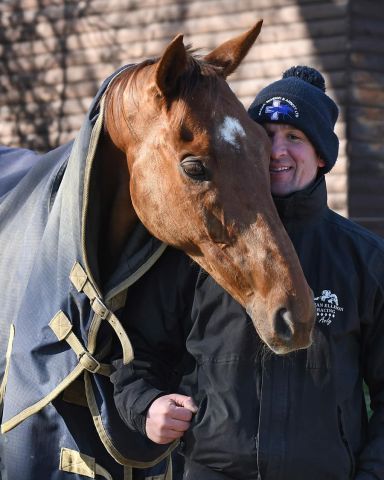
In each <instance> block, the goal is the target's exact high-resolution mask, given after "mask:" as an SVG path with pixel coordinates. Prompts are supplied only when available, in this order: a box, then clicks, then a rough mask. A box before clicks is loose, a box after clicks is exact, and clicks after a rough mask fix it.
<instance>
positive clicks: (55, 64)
mask: <svg viewBox="0 0 384 480" xmlns="http://www.w3.org/2000/svg"><path fill="white" fill-rule="evenodd" d="M351 3H352V0H324V1H319V0H300V1H298V0H237V1H234V0H200V1H198V0H191V1H170V0H109V1H108V2H106V1H104V0H84V1H69V0H56V1H55V0H12V1H11V0H8V1H4V0H3V2H2V3H1V4H0V13H1V17H0V21H1V31H2V33H1V38H0V49H1V50H0V51H1V57H2V66H1V70H0V89H1V96H0V142H2V143H6V144H12V145H16V146H26V147H30V148H37V149H40V150H47V149H50V148H53V147H54V146H56V145H58V144H61V143H64V142H65V141H67V140H69V139H71V138H72V137H73V136H74V135H75V133H76V131H77V129H78V128H79V126H80V124H81V121H82V116H83V114H84V112H85V110H86V109H87V107H88V105H89V103H90V100H91V98H92V97H93V95H94V93H95V92H96V90H97V87H98V85H99V84H100V82H101V81H102V80H103V79H104V78H105V77H106V76H107V75H108V74H110V73H111V72H112V71H114V70H115V69H116V68H117V67H118V66H120V65H122V64H125V63H130V62H138V61H141V60H143V59H144V58H146V57H148V56H155V55H158V54H160V53H161V50H162V49H163V48H164V46H165V45H166V43H167V42H168V41H169V40H170V39H171V38H172V37H173V35H175V34H176V33H178V32H182V33H184V34H185V42H186V43H192V44H193V46H194V47H201V48H202V49H203V50H202V51H206V50H207V49H209V48H212V47H214V46H216V45H217V44H218V43H219V42H220V41H222V40H226V39H227V38H229V37H231V36H232V35H234V34H237V33H240V32H241V31H243V30H244V29H246V28H249V27H250V26H251V25H252V24H253V23H254V22H255V20H257V19H259V18H263V19H264V27H263V30H262V33H261V35H260V37H259V39H258V41H257V45H256V46H255V47H254V48H253V49H252V51H251V53H250V54H249V55H248V57H247V59H246V61H245V62H244V63H243V64H242V65H241V67H240V68H239V70H238V71H237V72H236V73H235V74H234V75H233V77H230V79H229V80H230V84H231V86H232V88H233V90H234V91H235V92H236V93H237V95H238V96H239V97H240V99H241V100H242V102H243V103H244V105H245V107H248V106H249V104H250V102H251V100H252V98H253V96H254V95H255V93H256V92H257V91H258V90H259V89H260V88H262V87H263V86H265V85H266V84H267V83H269V82H270V81H272V80H275V79H278V78H279V77H280V76H281V73H282V72H283V71H284V69H286V68H287V67H289V66H291V65H294V64H308V65H312V66H314V67H316V68H319V69H320V70H321V71H322V72H323V73H324V76H325V79H326V82H327V84H328V93H329V94H330V95H331V96H332V97H333V98H334V99H335V100H336V102H337V103H338V104H339V105H340V107H341V116H340V121H339V123H338V126H337V133H338V135H339V137H340V140H341V149H340V157H339V160H338V162H337V164H336V167H335V168H334V170H333V171H332V172H331V173H330V174H329V175H328V188H329V192H330V204H331V206H332V207H334V208H335V209H336V210H337V211H339V212H340V213H342V214H344V215H348V213H349V212H348V205H349V200H348V159H347V155H346V151H347V133H346V132H347V131H348V128H347V122H346V112H347V111H348V109H347V107H348V101H349V92H350V83H351V77H350V70H349V68H350V58H349V55H350V47H351V43H350V31H351V29H350V17H351V13H350V8H351Z"/></svg>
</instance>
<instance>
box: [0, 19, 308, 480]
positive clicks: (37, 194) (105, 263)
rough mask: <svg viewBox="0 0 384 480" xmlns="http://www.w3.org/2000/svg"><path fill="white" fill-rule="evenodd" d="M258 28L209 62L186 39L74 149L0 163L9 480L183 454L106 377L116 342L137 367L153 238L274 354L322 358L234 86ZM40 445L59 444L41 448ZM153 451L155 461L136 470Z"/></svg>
mask: <svg viewBox="0 0 384 480" xmlns="http://www.w3.org/2000/svg"><path fill="white" fill-rule="evenodd" d="M260 28H261V22H258V23H257V24H256V25H255V26H254V27H253V28H252V29H250V30H249V31H247V32H246V33H244V34H243V35H241V36H238V37H236V38H233V39H232V40H230V41H228V42H225V43H223V44H222V45H221V46H219V47H218V48H216V49H214V50H213V51H212V52H211V53H209V54H208V55H205V56H204V57H197V56H194V55H192V53H191V52H190V51H189V50H188V49H186V48H185V47H184V44H183V39H182V36H181V35H179V36H177V37H176V38H175V39H174V40H173V41H172V42H171V43H170V44H169V45H168V47H167V48H166V49H165V52H164V53H163V55H162V56H161V57H160V58H158V59H154V60H147V61H144V62H143V63H141V64H138V65H133V66H128V67H126V68H122V69H121V70H120V71H119V72H118V73H116V75H115V76H113V78H112V79H108V81H107V82H105V84H103V86H102V88H101V89H100V92H99V94H98V95H97V96H96V98H95V100H94V102H93V104H92V105H91V108H90V110H89V112H88V114H87V116H86V118H85V121H84V123H83V127H82V129H81V130H80V132H79V135H78V136H77V138H76V141H75V142H74V143H70V144H68V145H64V146H62V147H60V148H59V149H57V150H55V151H53V152H48V153H47V154H45V155H42V156H39V155H36V154H33V153H31V152H28V151H26V150H19V149H10V148H0V167H1V172H5V174H4V175H3V177H2V178H1V184H0V226H1V232H2V235H1V236H0V251H1V255H0V301H1V305H2V309H1V313H0V336H1V337H2V338H1V339H2V342H1V344H0V348H1V354H0V360H1V361H2V367H4V368H3V370H5V373H4V376H3V381H2V384H1V388H0V399H3V400H4V402H3V405H4V410H3V419H2V421H3V423H2V425H1V430H2V433H3V434H4V435H6V436H7V441H6V442H4V448H5V450H6V454H5V460H6V468H7V469H8V477H9V478H23V479H25V480H27V479H34V478H37V477H41V478H42V477H44V478H50V479H51V480H56V479H59V480H62V479H67V478H68V479H75V478H83V476H82V474H83V473H84V472H87V473H86V476H89V477H92V476H93V478H95V476H96V475H98V474H100V472H104V473H105V468H106V465H109V462H110V457H108V458H105V457H104V453H106V452H108V454H110V455H111V457H113V458H114V460H116V462H115V463H113V464H112V465H111V466H110V468H111V469H112V470H116V471H117V470H118V468H117V467H119V468H120V467H121V466H124V468H125V467H126V466H129V468H130V467H131V466H139V467H143V466H145V465H153V464H154V463H156V462H157V461H158V460H159V458H160V459H161V458H165V456H167V455H168V454H169V450H167V449H168V446H166V447H165V450H161V449H162V448H163V447H162V446H159V445H155V444H152V442H151V445H147V443H146V442H149V440H147V439H145V438H144V437H143V436H141V435H138V434H135V433H134V432H132V431H130V430H129V429H128V428H127V427H126V425H124V424H122V421H121V419H119V417H118V413H117V412H116V407H115V406H114V403H113V393H111V391H110V389H111V382H110V381H109V377H108V375H109V373H110V365H108V364H103V363H102V361H104V360H106V355H107V353H106V352H108V348H110V344H109V345H108V341H109V340H111V330H110V329H111V328H112V329H113V330H114V331H115V333H117V335H118V337H119V339H120V341H121V344H122V347H123V353H124V362H125V363H128V362H129V361H130V360H131V359H132V354H133V352H132V346H131V344H130V341H129V338H128V337H127V333H126V332H125V331H124V329H123V328H122V325H121V324H120V322H119V319H118V317H119V313H118V312H119V311H121V309H122V308H123V307H124V298H123V297H124V295H121V294H124V293H126V289H127V288H128V286H129V285H130V283H129V282H130V281H131V276H130V275H132V277H135V279H137V276H138V275H139V274H140V275H142V274H143V273H145V271H146V270H145V269H148V268H150V266H151V265H152V264H153V263H150V262H147V258H148V257H146V256H145V259H146V260H145V262H144V263H142V264H140V265H139V266H138V265H135V268H137V270H132V269H131V267H132V264H131V263H129V262H130V260H131V257H129V255H127V249H128V250H129V249H130V248H131V245H132V243H133V244H134V245H135V247H137V245H139V247H140V248H141V246H142V245H141V244H140V242H138V240H137V239H138V237H137V232H138V231H139V232H141V233H142V231H143V230H144V228H143V226H144V227H145V230H146V231H145V235H147V237H150V238H149V241H148V242H149V244H150V246H149V248H147V247H146V245H147V244H146V245H145V248H147V249H146V250H145V252H146V253H145V255H147V253H148V251H149V253H150V256H151V261H152V260H153V259H154V261H156V260H157V258H158V257H159V256H160V254H161V253H162V252H163V251H164V250H165V248H166V247H165V245H172V246H174V247H176V248H178V249H181V250H183V251H184V252H186V254H187V255H189V256H190V257H191V258H192V259H193V260H194V261H195V262H197V263H198V264H199V265H200V266H201V267H202V268H203V269H205V270H206V271H207V272H208V273H209V274H210V275H212V277H213V278H214V279H215V280H216V281H217V282H218V283H219V284H220V285H221V286H222V287H223V288H224V289H226V290H227V291H228V292H229V293H230V294H231V295H232V296H233V297H234V298H235V299H236V300H238V301H239V302H240V304H241V305H243V306H244V307H245V308H246V310H247V312H248V313H249V315H250V317H251V318H252V320H253V323H254V326H255V328H256V330H257V332H258V334H259V336H260V337H261V339H262V340H263V341H264V342H265V344H267V345H268V346H269V347H270V349H272V350H273V351H274V352H276V353H278V354H284V353H288V352H290V351H293V350H297V349H301V348H306V347H308V346H309V344H310V343H311V330H312V327H313V322H314V302H313V299H312V295H311V291H310V289H309V287H308V285H307V283H306V281H305V278H304V275H303V272H302V270H301V267H300V264H299V261H298V258H297V256H296V253H295V251H294V248H293V246H292V244H291V242H290V240H289V238H288V236H287V234H286V232H285V230H284V228H283V226H282V224H281V222H280V220H279V217H278V215H277V212H276V209H275V206H274V203H273V201H272V197H271V195H270V186H269V169H268V166H269V155H270V144H269V140H268V137H267V135H266V133H265V131H264V129H263V128H262V127H260V126H259V125H257V124H256V123H255V122H253V121H252V120H251V119H250V118H249V117H248V114H247V112H246V110H245V109H244V107H243V106H242V104H241V103H240V101H239V100H238V99H237V98H236V96H235V95H234V93H233V92H232V91H231V89H230V88H229V86H228V84H227V82H226V77H227V76H228V75H229V74H231V73H232V72H233V71H234V70H235V69H236V68H237V66H238V65H239V64H240V62H241V61H242V60H243V58H244V57H245V55H246V54H247V52H248V51H249V49H250V48H251V46H252V45H253V43H254V42H255V40H256V38H257V36H258V34H259V32H260ZM18 157H20V158H21V160H19V159H18ZM57 158H60V161H58V160H57ZM16 160H17V161H18V162H20V163H21V167H20V168H19V170H17V162H16ZM93 200H95V202H93ZM16 213H17V215H16ZM148 232H149V233H150V234H151V235H149V234H148ZM141 233H140V235H141ZM147 237H145V238H147ZM140 238H142V237H140ZM135 242H136V243H135ZM161 242H164V244H162V243H161ZM159 245H160V247H159ZM132 248H133V247H132ZM132 248H131V249H132ZM145 248H144V249H145ZM142 250H143V249H142ZM142 250H140V252H141V251H142ZM153 252H155V253H153ZM122 253H123V254H122ZM127 258H129V260H127V261H126V259H127ZM123 260H124V261H123ZM124 262H125V263H124ZM144 267H145V268H144ZM132 271H134V272H135V273H134V274H132ZM136 273H137V275H136ZM133 281H134V280H132V282H131V283H133ZM106 284H107V286H108V288H109V290H108V288H107V287H105V285H106ZM111 292H112V293H113V294H112V293H111ZM109 294H110V295H109ZM119 309H120V310H119ZM10 324H11V328H10V336H9V341H8V348H7V347H6V345H7V342H5V341H4V337H5V336H6V334H7V333H8V330H9V326H10ZM5 351H7V353H5ZM1 357H5V360H6V361H4V359H3V358H1ZM81 379H82V380H81ZM81 382H82V383H81ZM76 383H80V384H81V385H80V386H78V385H75V384H76ZM75 387H76V388H75ZM77 388H78V389H79V390H77ZM81 389H83V390H81ZM84 389H85V393H84ZM95 392H96V393H95ZM85 402H86V405H84V403H85ZM83 407H88V409H85V408H83ZM15 427H17V428H15ZM95 427H96V428H95ZM38 431H42V432H48V433H49V435H48V434H47V438H46V442H45V443H44V445H43V446H42V444H41V443H40V444H39V443H36V441H37V435H36V438H35V433H34V432H38ZM44 436H45V434H44ZM132 436H133V437H132ZM40 440H44V441H45V439H44V438H43V439H42V436H41V435H40ZM101 442H102V445H101ZM143 442H144V443H146V445H145V447H146V448H147V449H148V452H149V453H148V458H144V459H143V458H141V457H140V459H139V460H137V458H136V460H135V459H134V456H135V454H134V450H135V447H136V446H138V447H139V444H142V443H143ZM117 444H118V445H119V447H118V448H117V447H116V445H117ZM0 447H1V445H0ZM80 447H81V448H82V451H81V452H80V451H79V449H80ZM154 447H156V448H155V450H156V451H155V452H153V454H152V453H151V449H153V448H154ZM0 449H1V448H0ZM138 449H139V450H140V455H142V453H141V452H142V451H143V450H142V449H141V448H138ZM159 449H160V454H159V452H158V450H159ZM144 451H145V449H144ZM95 458H96V460H97V459H98V458H102V459H103V460H102V462H101V463H100V464H101V465H104V466H103V467H101V466H100V465H98V464H97V463H96V460H95ZM32 459H34V460H33V461H32ZM138 462H139V463H138ZM140 462H141V463H140ZM42 465H44V469H45V470H44V471H41V466H42ZM0 470H1V468H0ZM112 470H111V471H112ZM98 472H99V473H98ZM76 473H77V474H78V475H79V476H78V477H76ZM0 474H1V471H0ZM67 474H68V475H69V477H68V476H67ZM120 474H121V472H120V470H118V471H117V473H116V477H114V478H122V477H120ZM105 475H106V474H105ZM121 475H122V474H121ZM124 475H125V473H124ZM151 475H152V476H153V475H156V473H153V472H152V474H151ZM104 478H112V476H111V475H110V476H107V475H106V476H105V477H104ZM124 478H126V477H125V476H124ZM135 478H139V477H135ZM140 478H142V477H140Z"/></svg>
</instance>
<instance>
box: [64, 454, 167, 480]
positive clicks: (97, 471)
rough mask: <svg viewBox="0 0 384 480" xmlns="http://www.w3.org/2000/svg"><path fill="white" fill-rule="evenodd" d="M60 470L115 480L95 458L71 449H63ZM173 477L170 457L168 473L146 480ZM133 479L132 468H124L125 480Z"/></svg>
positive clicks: (163, 479)
mask: <svg viewBox="0 0 384 480" xmlns="http://www.w3.org/2000/svg"><path fill="white" fill-rule="evenodd" d="M59 469H60V470H61V471H63V472H69V473H77V474H79V475H84V476H85V477H90V478H96V475H99V476H100V477H102V478H105V479H106V480H113V478H112V476H111V474H110V473H109V472H108V471H107V470H106V469H105V468H103V467H102V466H101V465H99V464H98V463H96V461H95V459H94V458H92V457H90V456H89V455H85V454H84V453H80V452H77V451H76V450H71V449H69V448H62V449H61V453H60V465H59ZM172 475H173V474H172V458H171V455H169V457H168V459H167V469H166V472H164V474H161V475H156V476H151V477H145V480H172ZM132 479H133V474H132V468H131V467H124V480H132Z"/></svg>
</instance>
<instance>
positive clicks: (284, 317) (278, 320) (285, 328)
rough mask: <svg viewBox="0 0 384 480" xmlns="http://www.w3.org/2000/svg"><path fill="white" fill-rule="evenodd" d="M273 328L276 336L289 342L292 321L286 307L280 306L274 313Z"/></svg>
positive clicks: (291, 332)
mask: <svg viewBox="0 0 384 480" xmlns="http://www.w3.org/2000/svg"><path fill="white" fill-rule="evenodd" d="M275 330H276V334H277V335H278V337H280V338H281V340H284V341H285V342H289V340H291V338H292V337H293V323H292V319H291V314H290V312H289V311H288V310H287V309H286V308H280V310H278V311H277V312H276V315H275Z"/></svg>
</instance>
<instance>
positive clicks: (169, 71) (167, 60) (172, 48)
mask: <svg viewBox="0 0 384 480" xmlns="http://www.w3.org/2000/svg"><path fill="white" fill-rule="evenodd" d="M186 65H187V52H186V50H185V47H184V43H183V35H182V34H179V35H177V36H176V37H175V38H174V39H173V40H172V42H171V43H170V44H169V45H168V47H167V48H166V49H165V52H164V53H163V55H162V56H161V58H160V60H159V63H158V64H157V67H156V72H155V81H156V85H157V87H158V89H159V90H160V92H161V93H162V94H163V95H165V96H166V95H169V94H170V93H171V92H172V91H173V90H174V89H175V88H176V85H177V81H178V79H179V77H180V76H181V75H182V73H183V72H184V70H185V68H186Z"/></svg>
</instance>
